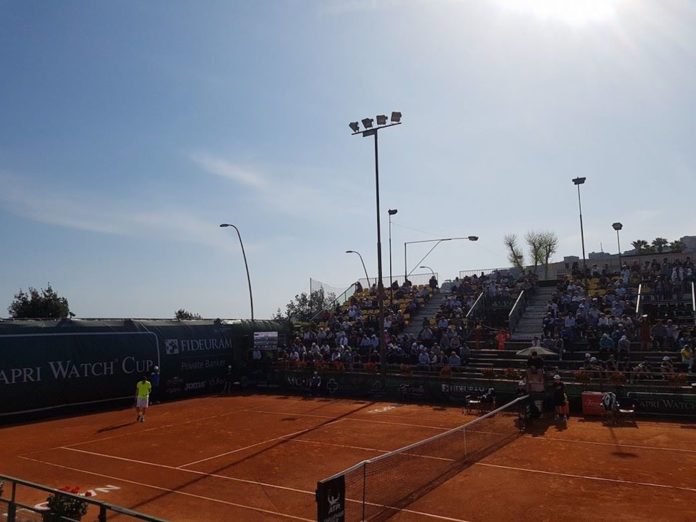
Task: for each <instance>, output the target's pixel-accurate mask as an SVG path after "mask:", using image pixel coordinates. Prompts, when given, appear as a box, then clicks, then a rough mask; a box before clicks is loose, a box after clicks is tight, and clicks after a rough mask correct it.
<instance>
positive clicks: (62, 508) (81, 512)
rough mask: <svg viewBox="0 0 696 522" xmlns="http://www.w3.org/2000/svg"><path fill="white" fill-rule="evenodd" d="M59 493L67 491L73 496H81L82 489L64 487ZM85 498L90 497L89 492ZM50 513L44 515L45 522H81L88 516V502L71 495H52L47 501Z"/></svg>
mask: <svg viewBox="0 0 696 522" xmlns="http://www.w3.org/2000/svg"><path fill="white" fill-rule="evenodd" d="M59 491H65V492H66V493H71V494H72V495H79V494H80V488H78V487H74V486H72V487H71V486H64V487H62V488H60V490H59ZM84 496H90V493H89V492H87V493H85V494H84ZM46 502H47V505H48V512H47V513H45V514H44V522H54V521H56V522H57V521H60V520H63V519H64V518H69V519H73V520H80V519H81V518H82V517H83V516H85V515H86V514H87V502H85V501H84V500H81V499H79V498H75V497H74V496H71V495H61V494H60V493H55V494H51V495H49V496H48V498H47V499H46Z"/></svg>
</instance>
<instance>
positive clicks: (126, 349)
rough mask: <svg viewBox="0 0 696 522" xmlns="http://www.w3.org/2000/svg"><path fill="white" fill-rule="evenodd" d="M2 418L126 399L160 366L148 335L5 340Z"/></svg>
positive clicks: (1, 345)
mask: <svg viewBox="0 0 696 522" xmlns="http://www.w3.org/2000/svg"><path fill="white" fill-rule="evenodd" d="M0 349H1V357H0V390H2V392H1V393H0V396H1V397H2V398H3V400H1V401H0V415H2V414H7V413H12V412H25V411H35V410H41V409H47V408H50V407H51V406H55V405H70V404H87V403H93V402H99V401H103V400H109V399H115V398H125V397H130V396H133V395H134V393H135V383H136V382H137V381H138V380H139V379H140V377H141V376H142V374H143V373H149V372H150V371H151V370H152V368H153V367H154V366H155V365H157V364H159V360H160V358H159V352H158V349H157V337H156V336H155V335H154V334H152V333H148V332H100V333H46V334H18V335H0Z"/></svg>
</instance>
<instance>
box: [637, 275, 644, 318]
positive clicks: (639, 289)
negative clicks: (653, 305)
mask: <svg viewBox="0 0 696 522" xmlns="http://www.w3.org/2000/svg"><path fill="white" fill-rule="evenodd" d="M642 296H643V283H640V284H639V285H638V296H637V297H636V317H640V305H641V298H642Z"/></svg>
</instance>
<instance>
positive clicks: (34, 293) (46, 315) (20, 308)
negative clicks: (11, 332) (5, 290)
mask: <svg viewBox="0 0 696 522" xmlns="http://www.w3.org/2000/svg"><path fill="white" fill-rule="evenodd" d="M7 311H8V312H9V313H10V316H11V317H13V318H14V319H62V318H64V317H68V316H69V315H70V307H69V306H68V300H67V299H66V298H65V297H60V296H59V295H58V294H56V292H55V291H54V290H53V288H52V287H51V283H49V284H48V287H47V288H46V289H45V290H44V289H41V290H37V289H36V288H32V287H29V290H28V291H27V292H25V291H24V290H21V289H20V290H19V292H18V293H17V294H15V296H14V301H12V304H11V305H10V306H9V307H8V308H7Z"/></svg>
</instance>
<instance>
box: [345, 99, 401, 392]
mask: <svg viewBox="0 0 696 522" xmlns="http://www.w3.org/2000/svg"><path fill="white" fill-rule="evenodd" d="M394 116H396V119H394ZM400 119H401V113H400V112H398V113H397V112H393V113H392V123H390V124H387V117H386V116H385V115H383V114H380V115H379V116H377V122H378V126H377V127H373V123H374V120H373V119H372V118H365V119H363V120H361V122H362V125H363V128H364V130H363V131H362V132H354V133H353V134H354V135H355V134H362V136H363V138H367V137H368V136H374V137H375V196H376V197H375V200H376V205H375V206H376V207H377V282H376V286H377V308H378V316H377V324H378V325H379V326H378V335H379V360H380V365H381V371H382V384H383V385H386V382H387V350H386V343H385V339H384V282H383V281H382V231H381V223H380V219H381V215H380V207H379V146H378V140H377V135H378V134H379V131H380V130H382V129H386V128H388V127H393V126H395V125H399V124H400V121H399V120H400ZM352 128H353V127H352V126H351V129H352ZM395 213H396V212H395ZM391 216H392V214H391V212H390V213H389V217H390V218H391ZM366 272H367V271H366Z"/></svg>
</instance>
